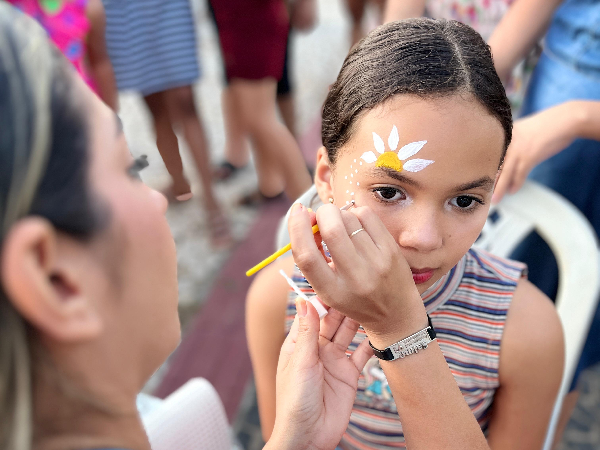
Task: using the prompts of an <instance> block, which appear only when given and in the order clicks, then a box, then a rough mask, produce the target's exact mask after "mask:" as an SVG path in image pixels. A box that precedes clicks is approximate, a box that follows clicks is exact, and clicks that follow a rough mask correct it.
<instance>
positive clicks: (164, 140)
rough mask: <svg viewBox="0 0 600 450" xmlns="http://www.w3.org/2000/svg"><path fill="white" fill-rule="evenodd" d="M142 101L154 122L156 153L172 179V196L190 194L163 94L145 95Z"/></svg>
mask: <svg viewBox="0 0 600 450" xmlns="http://www.w3.org/2000/svg"><path fill="white" fill-rule="evenodd" d="M144 100H145V101H146V105H148V109H149V110H150V113H151V114H152V119H153V120H154V130H155V132H156V146H157V147H158V152H159V153H160V156H161V157H162V159H163V162H164V163H165V166H166V168H167V171H168V172H169V175H171V178H172V179H173V187H172V190H173V195H175V196H179V195H183V194H187V193H189V192H191V188H190V184H189V183H188V181H187V180H186V179H185V175H184V174H183V163H182V162H181V155H180V153H179V144H178V143H177V136H175V133H174V132H173V127H172V126H171V120H170V119H169V113H168V111H167V104H166V101H165V98H164V93H162V92H157V93H156V94H150V95H147V96H146V97H144Z"/></svg>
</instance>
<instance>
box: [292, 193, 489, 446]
mask: <svg viewBox="0 0 600 450" xmlns="http://www.w3.org/2000/svg"><path fill="white" fill-rule="evenodd" d="M317 221H318V224H319V237H317V240H319V238H322V239H323V240H324V241H325V242H327V246H328V249H329V252H330V254H331V258H332V261H333V262H332V265H330V264H328V263H327V262H326V261H325V260H324V259H323V255H322V254H321V252H320V249H319V248H318V247H317V244H316V242H315V237H314V236H313V234H312V230H311V226H312V222H311V216H310V215H309V214H308V211H306V209H305V208H304V207H302V206H300V205H298V204H296V205H294V206H293V209H292V211H291V214H290V218H289V225H288V228H289V231H290V238H291V241H292V249H293V253H294V259H295V261H296V264H298V267H299V268H300V270H301V271H302V272H303V273H304V275H305V276H306V278H307V279H308V281H309V282H310V284H311V285H312V286H313V288H314V290H315V292H316V293H317V295H318V296H319V298H320V299H321V300H322V301H323V302H324V303H325V304H327V305H329V306H331V307H332V308H335V309H336V310H337V311H339V312H341V313H342V314H344V315H346V316H347V317H350V318H352V319H354V320H355V321H357V322H358V323H360V324H361V325H362V326H363V328H364V329H365V331H366V333H367V335H368V337H369V339H370V340H371V343H372V344H373V345H374V346H375V347H377V348H379V349H383V348H385V347H387V346H389V345H391V344H393V343H395V342H398V341H399V340H401V339H404V338H406V337H408V336H409V335H411V334H413V333H415V332H417V331H419V330H421V329H423V328H425V326H427V316H426V314H425V307H424V305H423V300H422V299H421V296H420V295H419V292H418V291H417V288H416V286H415V284H414V281H413V279H412V274H411V271H410V268H409V266H408V263H407V262H406V259H404V257H403V256H402V253H401V251H400V249H399V247H398V244H397V243H396V241H395V240H394V238H393V237H392V236H391V235H390V234H389V232H388V231H387V229H386V228H385V225H384V224H383V223H382V222H381V220H380V219H379V217H377V215H376V214H375V213H374V212H373V211H372V210H371V209H369V208H367V207H357V208H354V209H352V210H350V211H349V212H347V211H340V210H339V209H338V208H337V207H336V206H335V205H323V206H321V208H319V210H318V211H317ZM359 228H361V229H362V230H363V231H362V232H361V233H360V234H359V235H357V236H356V237H354V238H353V239H351V238H350V236H349V234H348V230H358V229H359ZM358 236H360V237H358ZM381 367H382V368H383V370H384V372H385V375H386V377H387V380H388V383H389V385H390V388H391V390H392V394H393V396H394V400H395V402H396V406H397V408H398V414H399V416H400V420H401V421H402V428H403V431H404V436H405V438H406V442H407V446H408V448H411V449H413V450H415V449H416V450H419V449H434V448H435V449H438V448H440V449H441V448H443V449H445V450H464V449H469V450H476V449H481V450H484V449H489V447H488V445H487V442H486V440H485V437H484V435H483V433H482V431H481V428H480V427H479V425H478V423H477V421H476V420H475V417H474V416H473V413H472V412H471V410H470V409H469V407H468V405H467V404H466V402H465V400H464V398H463V396H462V394H461V393H460V390H459V389H458V386H457V385H456V382H455V381H454V377H453V376H452V373H451V372H450V369H449V367H448V364H447V363H446V360H445V359H444V356H443V355H442V352H441V350H440V348H439V346H438V345H437V343H435V341H434V342H432V343H431V344H430V345H429V346H428V348H427V349H424V350H422V351H420V352H419V353H417V354H412V355H410V356H407V357H406V358H404V359H401V360H397V361H393V362H387V363H386V362H382V363H381Z"/></svg>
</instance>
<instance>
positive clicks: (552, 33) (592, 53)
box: [545, 0, 600, 77]
mask: <svg viewBox="0 0 600 450" xmlns="http://www.w3.org/2000/svg"><path fill="white" fill-rule="evenodd" d="M545 44H546V48H545V50H546V51H547V52H548V54H549V55H550V56H555V57H557V58H559V59H560V60H561V61H562V62H563V63H565V64H568V65H569V66H571V67H573V68H574V69H576V70H579V71H581V72H584V73H586V72H587V73H588V74H590V75H592V76H594V77H597V76H600V1H598V0H565V1H564V2H563V4H562V5H561V6H560V7H559V8H558V9H557V10H556V12H555V14H554V17H553V18H552V21H551V23H550V28H549V29H548V33H547V34H546V40H545Z"/></svg>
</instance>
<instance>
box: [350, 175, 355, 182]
mask: <svg viewBox="0 0 600 450" xmlns="http://www.w3.org/2000/svg"><path fill="white" fill-rule="evenodd" d="M350 176H351V177H352V178H354V174H353V173H351V174H350ZM350 183H352V181H351V182H350Z"/></svg>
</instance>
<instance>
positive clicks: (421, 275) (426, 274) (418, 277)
mask: <svg viewBox="0 0 600 450" xmlns="http://www.w3.org/2000/svg"><path fill="white" fill-rule="evenodd" d="M410 270H411V272H412V276H413V281H414V282H415V284H423V283H426V282H427V281H429V280H430V279H431V277H432V276H433V271H434V270H435V269H430V268H425V269H413V268H411V269H410Z"/></svg>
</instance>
